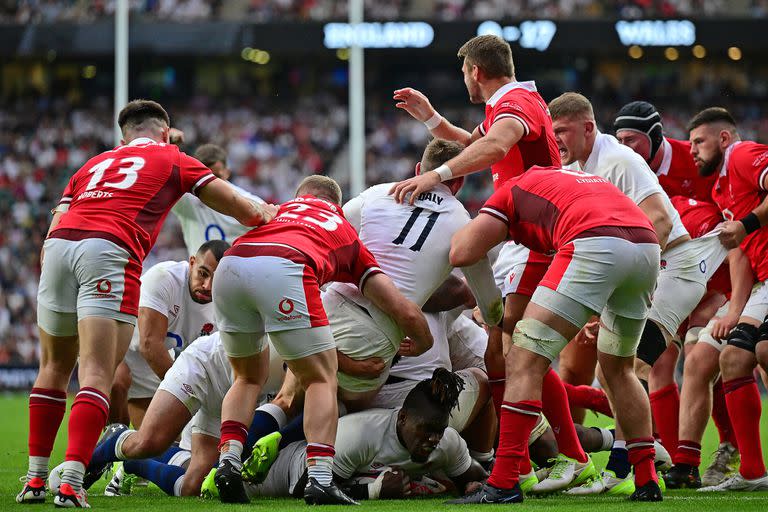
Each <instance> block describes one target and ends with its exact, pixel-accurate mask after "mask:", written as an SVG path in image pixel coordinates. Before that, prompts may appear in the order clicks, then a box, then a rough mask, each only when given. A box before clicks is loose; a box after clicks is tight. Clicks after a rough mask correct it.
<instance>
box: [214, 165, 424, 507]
mask: <svg viewBox="0 0 768 512" xmlns="http://www.w3.org/2000/svg"><path fill="white" fill-rule="evenodd" d="M296 195H297V197H296V199H294V200H292V201H289V202H287V203H285V204H283V205H282V206H281V207H280V210H279V212H278V215H277V217H275V220H274V221H273V222H271V223H270V224H268V225H265V226H263V228H264V229H259V230H252V231H249V232H248V233H247V234H245V235H243V236H242V237H240V238H238V239H237V240H236V241H235V245H234V246H233V247H232V248H231V249H230V250H229V251H227V253H226V254H225V256H224V258H222V260H221V262H220V264H219V275H218V277H217V278H216V281H215V282H214V287H213V301H214V305H215V308H216V318H217V320H218V322H219V329H220V331H221V333H222V334H221V338H222V342H223V344H224V347H225V349H226V351H227V354H228V356H229V358H230V362H231V364H232V368H233V370H234V373H235V380H234V383H233V385H232V388H231V389H230V390H229V392H228V393H227V396H226V398H225V399H224V405H223V406H222V420H223V421H222V427H221V434H222V436H221V441H222V445H221V456H220V463H219V467H218V469H217V472H216V477H215V483H216V487H217V488H218V490H219V495H220V498H221V499H222V501H225V502H247V501H248V497H247V496H246V494H245V490H244V488H243V483H242V476H241V468H242V461H241V457H242V448H243V444H244V443H245V439H246V434H247V431H248V428H247V425H249V424H250V423H251V421H252V418H253V416H254V409H255V408H256V397H257V396H258V393H259V389H260V387H261V384H262V383H263V381H264V379H265V378H266V372H265V365H266V360H267V358H266V353H265V352H264V348H265V345H266V334H267V333H269V337H270V339H271V341H272V343H273V345H274V347H275V348H276V349H277V352H278V353H279V354H280V355H281V357H282V358H283V359H284V360H285V361H286V364H287V365H288V368H289V369H290V370H291V372H292V373H293V374H294V375H295V376H296V377H297V378H298V380H299V382H300V383H301V385H302V387H303V388H304V390H305V397H306V400H305V406H304V431H305V433H306V438H307V441H308V443H309V444H308V447H307V461H306V462H307V468H308V471H309V477H310V478H309V480H308V482H307V486H306V487H305V489H304V498H305V501H307V502H308V503H342V504H343V503H346V504H349V503H351V502H352V500H351V499H350V498H349V497H348V496H346V495H345V494H344V493H343V492H342V491H341V490H339V489H338V488H337V487H336V486H335V485H334V484H333V481H332V474H331V467H332V463H333V454H334V446H333V443H334V440H335V438H336V423H337V419H338V406H337V402H336V395H337V380H336V372H337V355H336V345H335V342H334V340H333V336H332V334H331V329H330V327H329V325H328V324H329V322H328V317H327V315H326V312H325V310H324V309H323V305H322V302H321V298H320V289H319V287H320V286H322V285H324V284H325V283H327V282H330V281H341V282H354V283H356V284H357V285H358V287H359V288H360V289H361V291H362V292H363V294H365V296H366V297H368V298H369V299H371V300H372V301H373V302H374V304H376V305H377V306H378V307H379V308H381V309H382V310H383V311H384V312H385V313H387V314H388V315H389V316H391V317H393V318H394V319H396V320H397V322H398V324H399V325H400V327H401V329H402V330H403V333H404V334H405V335H406V336H408V337H410V338H411V339H412V340H413V352H414V354H419V353H422V352H424V351H425V350H427V349H428V348H429V347H430V346H431V345H432V336H431V335H430V333H429V328H428V326H427V323H426V320H425V319H424V316H423V314H422V313H421V310H420V309H419V307H418V306H417V305H415V304H413V303H412V302H411V301H409V300H408V299H406V298H405V297H404V296H403V295H402V294H401V293H400V292H399V291H398V290H397V288H396V287H395V286H394V284H393V283H392V281H391V280H390V279H389V278H388V277H387V276H386V275H384V274H383V273H382V272H381V269H380V268H379V267H378V264H377V263H376V260H375V258H374V257H373V255H372V254H371V253H370V251H368V249H366V248H365V246H364V245H363V243H362V242H361V241H360V238H359V237H358V235H357V233H356V232H355V230H354V228H353V227H352V226H351V225H350V224H349V222H348V221H347V220H346V219H345V218H344V213H343V211H342V209H341V206H340V203H341V189H340V188H339V186H338V184H337V183H336V182H335V181H333V180H332V179H330V178H327V177H325V176H310V177H308V178H305V179H304V180H303V181H302V183H301V184H300V185H299V188H298V189H297V194H296Z"/></svg>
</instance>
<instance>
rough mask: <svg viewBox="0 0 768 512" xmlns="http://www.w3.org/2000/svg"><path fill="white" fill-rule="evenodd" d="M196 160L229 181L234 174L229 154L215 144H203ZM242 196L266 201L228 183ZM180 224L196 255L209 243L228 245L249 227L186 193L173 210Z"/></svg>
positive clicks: (261, 201) (190, 249) (196, 153)
mask: <svg viewBox="0 0 768 512" xmlns="http://www.w3.org/2000/svg"><path fill="white" fill-rule="evenodd" d="M195 158H197V159H198V160H200V161H201V162H202V163H203V164H204V165H205V166H206V167H208V168H209V169H210V170H211V172H213V174H215V175H216V177H218V178H221V179H222V180H225V181H228V180H229V178H230V176H231V174H232V173H231V172H230V170H229V168H227V152H226V151H224V148H222V147H220V146H217V145H215V144H203V145H202V146H200V147H199V148H197V151H195ZM229 186H231V187H232V188H234V189H235V190H236V191H237V192H238V193H239V194H240V195H242V196H243V197H246V198H248V199H250V200H251V201H253V202H256V203H263V202H264V201H263V200H262V199H261V198H260V197H258V196H256V195H254V194H251V193H250V192H248V191H247V190H244V189H242V188H240V187H238V186H237V185H235V184H234V183H231V182H230V183H229ZM171 212H173V213H174V214H175V215H176V217H177V218H178V219H179V224H181V232H182V234H183V236H184V245H186V246H187V252H189V254H195V252H196V251H197V248H198V247H200V246H201V245H202V244H203V243H205V242H207V241H209V240H224V241H226V242H229V243H230V244H231V243H232V241H233V240H234V239H235V238H237V237H239V236H240V235H243V234H245V233H246V232H247V231H248V228H247V227H245V226H243V225H241V224H240V223H239V222H237V221H236V220H235V219H233V218H232V217H228V216H226V215H223V214H221V213H219V212H217V211H215V210H212V209H210V208H208V207H207V206H205V205H204V204H203V202H202V201H200V200H199V199H198V198H197V197H196V196H195V195H193V194H184V195H183V196H182V197H181V199H179V201H178V202H177V203H176V204H175V205H174V206H173V208H172V209H171Z"/></svg>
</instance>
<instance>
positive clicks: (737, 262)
mask: <svg viewBox="0 0 768 512" xmlns="http://www.w3.org/2000/svg"><path fill="white" fill-rule="evenodd" d="M728 272H729V274H730V277H731V300H730V303H729V304H728V313H729V314H733V315H741V312H742V311H744V306H746V305H747V301H748V300H749V295H750V293H751V292H752V285H753V279H752V269H751V268H750V265H749V259H748V258H747V256H746V255H745V254H744V253H743V252H742V251H741V249H732V250H731V251H730V252H729V253H728Z"/></svg>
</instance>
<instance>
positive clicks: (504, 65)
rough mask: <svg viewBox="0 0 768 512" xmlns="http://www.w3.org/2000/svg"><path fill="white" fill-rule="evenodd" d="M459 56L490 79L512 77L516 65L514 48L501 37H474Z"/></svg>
mask: <svg viewBox="0 0 768 512" xmlns="http://www.w3.org/2000/svg"><path fill="white" fill-rule="evenodd" d="M457 56H458V57H459V58H461V59H464V61H465V62H466V63H467V64H470V65H473V66H477V67H478V68H480V69H482V70H483V73H485V75H486V76H487V77H488V78H501V77H512V76H514V75H515V64H514V62H512V48H511V47H510V46H509V43H508V42H506V41H505V40H503V39H502V38H500V37H499V36H492V35H485V36H477V37H473V38H472V39H470V40H469V41H467V42H466V43H464V45H463V46H462V47H461V48H459V52H458V53H457Z"/></svg>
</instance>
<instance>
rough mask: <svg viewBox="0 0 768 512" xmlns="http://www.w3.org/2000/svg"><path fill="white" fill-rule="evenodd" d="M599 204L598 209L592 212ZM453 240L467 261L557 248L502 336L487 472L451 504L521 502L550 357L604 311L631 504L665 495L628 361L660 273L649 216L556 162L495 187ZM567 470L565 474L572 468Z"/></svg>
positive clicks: (605, 351)
mask: <svg viewBox="0 0 768 512" xmlns="http://www.w3.org/2000/svg"><path fill="white" fill-rule="evenodd" d="M596 204H599V205H601V208H599V209H596V208H593V205H596ZM480 213H481V214H480V215H478V217H477V218H475V219H474V220H473V221H472V222H471V223H470V224H469V225H468V226H466V227H465V228H463V229H462V230H461V231H459V232H458V233H457V234H456V235H455V236H454V238H453V241H452V246H451V263H453V264H454V265H467V264H471V263H472V262H474V261H476V260H477V259H478V258H481V257H482V256H484V255H485V254H486V253H487V251H488V250H490V249H491V248H492V247H494V246H495V245H496V244H498V243H499V242H501V241H502V240H504V239H505V238H507V237H508V236H509V237H510V238H512V239H514V240H516V241H517V242H519V243H522V244H523V245H526V246H528V247H530V248H531V249H532V250H536V251H539V252H542V253H547V252H552V251H557V252H556V254H555V257H554V259H553V262H552V265H550V267H549V270H548V271H547V274H546V275H545V276H544V279H543V280H542V281H541V283H540V284H539V286H538V287H537V289H536V291H535V292H534V294H533V297H532V299H531V303H530V304H529V305H528V307H527V308H526V311H525V313H524V315H523V319H522V320H521V321H520V322H518V323H517V325H516V327H515V329H514V333H511V332H508V331H507V332H505V333H504V341H505V352H506V354H505V358H506V364H507V375H509V376H510V377H511V378H510V379H508V380H507V388H506V390H505V393H504V399H505V400H504V404H503V405H502V415H501V426H500V437H499V449H498V451H497V455H496V465H495V466H494V468H493V472H492V474H491V477H490V478H489V479H488V481H487V482H486V484H485V485H483V487H482V488H481V489H479V490H478V491H477V492H476V493H474V494H472V495H470V496H467V497H465V498H462V499H459V500H455V501H454V502H452V503H459V504H464V503H516V502H521V501H522V500H523V495H522V492H521V490H520V486H519V483H518V479H519V470H520V469H519V468H520V462H521V459H522V457H523V456H524V454H525V452H526V450H525V449H526V445H527V443H528V437H529V434H530V431H531V429H532V428H533V426H534V424H535V423H536V421H537V420H538V415H539V413H540V412H541V408H542V407H541V387H542V380H543V378H544V374H545V373H546V372H547V371H548V369H549V365H550V363H551V362H552V360H554V359H555V357H557V354H558V352H559V351H560V350H562V348H563V347H564V346H565V345H566V344H567V343H568V340H569V339H571V338H573V337H574V336H575V335H576V334H577V333H578V331H579V329H581V327H583V326H584V325H585V324H586V323H587V321H588V320H589V318H590V316H591V315H594V314H596V313H600V314H601V318H602V324H603V325H602V326H601V329H600V333H599V335H598V342H597V343H598V360H599V361H600V365H601V367H602V369H603V372H604V373H605V377H606V380H607V382H608V383H609V385H610V386H611V387H612V388H613V389H621V390H622V392H621V393H620V394H619V395H617V396H616V397H615V399H616V400H615V402H614V405H615V408H616V411H615V413H616V419H617V421H618V424H619V426H620V427H621V428H622V430H623V431H624V432H625V434H626V435H627V437H628V438H629V441H628V442H627V445H628V448H629V458H630V462H631V463H632V464H633V466H634V468H635V480H636V491H635V492H634V494H633V495H632V499H633V500H640V501H658V500H661V499H662V496H661V491H660V489H659V485H658V478H657V476H656V472H655V468H654V464H653V460H654V448H653V437H652V436H651V420H650V407H649V405H648V400H647V399H646V398H645V393H644V391H643V388H642V386H641V385H640V382H639V381H638V379H637V377H635V375H634V372H633V362H634V356H635V351H636V349H637V344H638V342H639V339H640V333H641V332H642V330H643V326H644V324H645V319H646V317H647V314H648V310H649V307H650V299H651V293H652V291H653V288H654V285H655V282H656V278H657V277H658V272H659V253H660V248H659V242H658V239H657V237H656V233H655V232H654V230H653V226H652V225H651V223H650V221H649V220H648V218H647V217H646V216H645V214H644V213H643V212H642V210H640V209H639V208H638V207H637V206H636V205H635V204H634V203H633V202H632V200H631V199H629V198H628V197H626V196H625V195H624V194H622V193H621V192H620V191H619V190H618V189H617V188H616V187H615V186H613V185H612V184H610V183H609V182H608V181H607V180H605V179H603V178H600V177H598V176H593V175H589V174H584V173H581V172H578V171H567V170H562V169H557V168H538V167H534V168H531V169H529V170H528V171H527V172H526V173H525V174H523V175H522V176H520V177H518V178H513V179H511V180H510V181H508V182H507V183H506V184H505V185H504V186H503V187H501V188H500V189H499V190H498V191H497V192H495V193H494V195H493V196H491V198H490V199H489V200H488V201H487V202H486V204H485V206H484V207H483V208H482V209H481V210H480ZM571 471H572V470H571Z"/></svg>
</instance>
